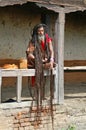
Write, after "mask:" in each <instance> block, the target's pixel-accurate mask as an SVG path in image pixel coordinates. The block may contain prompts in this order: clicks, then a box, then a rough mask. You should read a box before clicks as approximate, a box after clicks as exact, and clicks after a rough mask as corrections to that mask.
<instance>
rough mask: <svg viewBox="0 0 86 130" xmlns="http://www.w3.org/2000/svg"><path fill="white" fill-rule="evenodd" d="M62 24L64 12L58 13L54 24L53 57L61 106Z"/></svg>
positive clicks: (62, 77)
mask: <svg viewBox="0 0 86 130" xmlns="http://www.w3.org/2000/svg"><path fill="white" fill-rule="evenodd" d="M64 24H65V13H64V10H62V11H61V12H59V14H58V15H57V19H56V23H55V53H56V54H55V57H56V59H55V60H56V62H57V63H58V69H57V71H58V72H57V73H58V82H57V84H58V85H57V86H58V90H57V102H58V104H63V102H64Z"/></svg>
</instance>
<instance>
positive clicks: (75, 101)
mask: <svg viewBox="0 0 86 130" xmlns="http://www.w3.org/2000/svg"><path fill="white" fill-rule="evenodd" d="M9 92H11V93H10V94H9ZM6 95H7V97H6ZM28 95H29V89H28V87H24V88H23V90H22V97H23V98H24V99H26V100H27V98H28ZM15 97H16V88H15V87H11V86H10V87H9V88H8V89H7V87H4V88H3V89H2V100H3V101H5V100H8V99H10V98H13V99H15ZM23 98H22V99H23ZM69 126H73V127H75V129H74V130H86V72H71V73H70V72H65V82H64V104H61V105H57V110H56V114H55V130H67V128H68V127H69Z"/></svg>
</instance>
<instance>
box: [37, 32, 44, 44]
mask: <svg viewBox="0 0 86 130" xmlns="http://www.w3.org/2000/svg"><path fill="white" fill-rule="evenodd" d="M44 40H45V36H44V34H43V35H38V41H39V43H41V42H42V41H44Z"/></svg>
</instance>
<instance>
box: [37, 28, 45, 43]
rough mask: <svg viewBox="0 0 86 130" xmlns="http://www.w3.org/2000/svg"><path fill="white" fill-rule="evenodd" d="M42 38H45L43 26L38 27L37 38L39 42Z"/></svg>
mask: <svg viewBox="0 0 86 130" xmlns="http://www.w3.org/2000/svg"><path fill="white" fill-rule="evenodd" d="M44 39H45V36H44V28H43V27H41V28H38V40H39V43H40V42H42V41H44Z"/></svg>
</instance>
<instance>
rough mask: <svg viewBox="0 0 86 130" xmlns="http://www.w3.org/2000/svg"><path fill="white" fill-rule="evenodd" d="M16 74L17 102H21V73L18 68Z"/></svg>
mask: <svg viewBox="0 0 86 130" xmlns="http://www.w3.org/2000/svg"><path fill="white" fill-rule="evenodd" d="M17 73H18V75H17V102H21V91H22V75H21V72H20V70H18V72H17Z"/></svg>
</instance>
